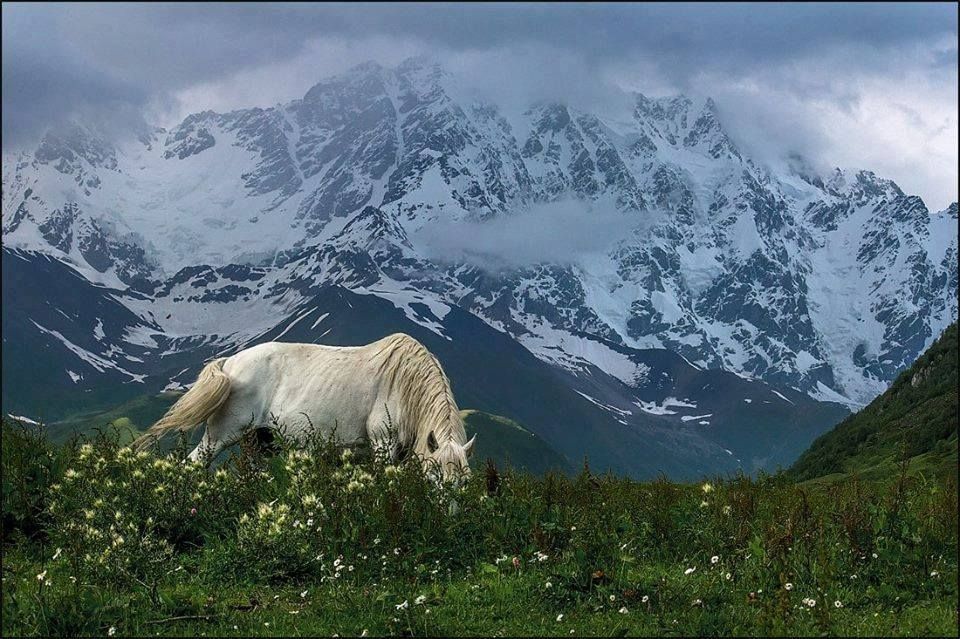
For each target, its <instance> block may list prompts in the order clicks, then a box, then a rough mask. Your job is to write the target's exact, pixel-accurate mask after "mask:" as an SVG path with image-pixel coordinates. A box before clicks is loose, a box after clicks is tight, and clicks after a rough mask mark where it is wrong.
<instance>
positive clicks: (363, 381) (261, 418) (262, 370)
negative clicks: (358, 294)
mask: <svg viewBox="0 0 960 639" xmlns="http://www.w3.org/2000/svg"><path fill="white" fill-rule="evenodd" d="M204 421H205V422H206V424H207V428H206V431H205V432H204V434H203V438H202V439H201V441H200V444H199V445H198V446H197V447H196V449H194V450H193V452H191V453H190V459H192V460H197V459H200V458H201V457H202V458H204V459H206V460H208V461H209V460H212V459H213V457H215V456H216V455H217V454H218V453H220V452H221V451H222V450H223V449H224V448H225V447H227V446H229V445H231V444H233V443H235V442H236V441H238V440H239V439H240V438H241V437H242V436H243V435H244V433H246V432H248V431H249V430H251V429H255V428H258V427H263V426H266V425H268V424H270V423H276V424H280V425H281V427H282V432H283V434H284V435H285V436H287V437H290V438H291V439H293V440H295V441H298V442H303V441H304V440H305V439H307V438H308V437H309V436H310V435H312V434H313V433H317V432H318V431H319V432H320V434H322V435H325V436H328V437H329V436H331V435H335V436H336V438H337V441H338V442H339V443H340V444H343V445H349V444H353V443H356V442H359V441H362V440H367V441H369V442H370V444H371V446H372V447H373V448H374V450H376V451H379V452H382V453H385V454H387V455H388V456H389V458H390V459H393V460H397V459H399V458H400V457H401V456H403V455H404V454H408V453H410V452H412V453H414V454H416V455H418V456H419V457H420V458H421V460H422V462H423V464H424V466H425V468H426V469H427V470H428V471H429V472H431V473H432V474H433V475H434V476H435V478H437V479H441V478H442V479H453V478H463V477H464V476H465V475H466V474H468V473H469V471H470V467H469V465H468V463H467V458H468V457H469V456H470V454H471V452H472V451H473V443H474V440H475V439H476V436H474V438H473V439H471V440H470V441H466V440H467V436H466V432H465V431H464V427H463V420H462V419H461V417H460V410H459V409H458V408H457V403H456V402H455V401H454V399H453V393H452V392H451V390H450V381H449V380H448V379H447V376H446V374H444V372H443V369H442V368H441V367H440V362H438V361H437V358H436V357H434V356H433V354H432V353H430V351H428V350H427V349H426V347H425V346H423V344H421V343H420V342H418V341H417V340H415V339H413V338H412V337H410V336H409V335H405V334H402V333H397V334H394V335H390V336H388V337H385V338H383V339H381V340H379V341H376V342H373V343H372V344H367V345H366V346H347V347H335V346H320V345H317V344H290V343H283V342H267V343H265V344H260V345H258V346H254V347H252V348H248V349H245V350H243V351H240V352H239V353H237V354H236V355H233V356H231V357H224V358H221V359H217V360H214V361H212V362H210V363H209V364H207V365H206V366H205V367H204V368H203V370H202V371H201V372H200V375H199V377H198V378H197V381H196V383H195V384H194V385H193V387H192V388H190V390H189V391H187V393H186V394H184V396H183V397H181V398H180V399H179V400H178V401H177V403H175V404H174V405H173V406H171V407H170V410H168V411H167V413H166V414H165V415H164V416H163V417H162V418H160V420H159V421H157V423H155V424H154V425H153V426H151V427H150V428H149V429H148V430H147V431H146V432H145V433H144V434H143V435H142V436H141V437H140V438H138V439H137V441H136V442H134V446H135V447H137V448H138V449H143V448H146V447H148V446H149V445H151V444H152V443H153V442H155V441H156V440H157V439H159V438H160V437H161V436H162V435H163V434H164V433H166V432H168V431H171V430H179V431H188V430H191V429H193V428H195V427H196V426H198V425H199V424H200V423H201V422H204ZM391 425H392V429H393V430H394V431H395V433H394V436H395V440H394V443H395V444H397V445H396V446H394V447H391V445H390V444H391V433H390V430H391ZM334 429H336V432H335V433H334ZM397 440H398V441H397ZM437 468H439V469H440V473H439V474H437V473H436V469H437Z"/></svg>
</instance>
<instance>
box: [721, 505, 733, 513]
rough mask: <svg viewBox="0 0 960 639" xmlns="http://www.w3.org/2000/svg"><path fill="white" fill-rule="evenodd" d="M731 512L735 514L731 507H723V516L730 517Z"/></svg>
mask: <svg viewBox="0 0 960 639" xmlns="http://www.w3.org/2000/svg"><path fill="white" fill-rule="evenodd" d="M731 512H733V509H732V508H730V506H724V507H723V514H724V515H729V514H730V513H731Z"/></svg>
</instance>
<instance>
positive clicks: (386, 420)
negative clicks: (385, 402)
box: [367, 406, 400, 462]
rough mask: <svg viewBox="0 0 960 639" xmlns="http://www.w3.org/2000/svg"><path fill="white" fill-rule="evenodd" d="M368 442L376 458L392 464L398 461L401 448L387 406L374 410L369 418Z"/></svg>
mask: <svg viewBox="0 0 960 639" xmlns="http://www.w3.org/2000/svg"><path fill="white" fill-rule="evenodd" d="M367 440H368V441H369V442H370V447H371V448H372V449H373V454H374V456H376V457H377V458H379V459H387V460H389V461H390V462H395V461H397V458H398V457H399V452H400V446H399V445H398V442H397V433H396V432H394V430H393V429H392V426H391V424H390V416H389V413H388V412H387V409H386V406H384V407H382V408H379V409H374V410H373V411H372V412H371V413H370V416H369V417H368V418H367Z"/></svg>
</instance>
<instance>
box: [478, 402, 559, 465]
mask: <svg viewBox="0 0 960 639" xmlns="http://www.w3.org/2000/svg"><path fill="white" fill-rule="evenodd" d="M460 415H461V416H462V417H463V421H464V423H465V424H466V427H467V437H473V436H474V435H475V434H476V435H478V437H477V443H476V450H475V452H474V455H473V461H472V462H471V466H473V467H474V468H476V469H479V468H482V467H483V464H485V463H486V460H487V459H488V458H489V459H492V460H493V461H494V462H495V463H496V465H497V467H498V468H503V467H504V466H506V465H510V466H512V467H513V468H517V469H523V470H526V471H529V472H531V473H535V474H542V473H543V472H545V471H547V470H559V471H563V472H570V471H571V470H573V467H572V465H571V463H570V461H569V460H568V459H567V458H566V457H564V456H563V455H561V454H560V453H558V452H556V451H555V450H553V449H552V448H551V447H550V445H549V444H547V442H545V441H543V439H541V438H540V437H538V436H537V435H535V434H533V433H531V432H530V431H529V430H527V429H525V428H524V427H523V426H521V425H520V424H518V423H517V422H515V421H513V420H512V419H507V418H506V417H501V416H499V415H491V414H489V413H484V412H481V411H476V410H464V411H460Z"/></svg>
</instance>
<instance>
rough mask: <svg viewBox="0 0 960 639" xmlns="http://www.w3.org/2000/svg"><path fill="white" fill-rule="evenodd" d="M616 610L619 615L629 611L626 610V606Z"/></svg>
mask: <svg viewBox="0 0 960 639" xmlns="http://www.w3.org/2000/svg"><path fill="white" fill-rule="evenodd" d="M617 612H619V613H620V614H621V615H625V614H627V613H628V612H630V611H629V610H627V607H626V606H624V607H623V608H621V609H620V610H618V611H617Z"/></svg>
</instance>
